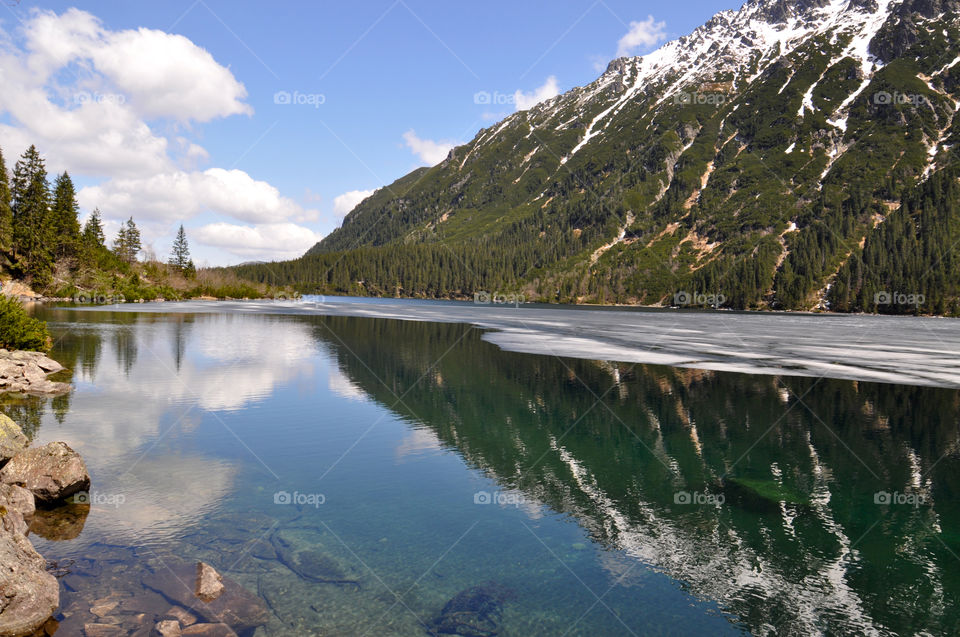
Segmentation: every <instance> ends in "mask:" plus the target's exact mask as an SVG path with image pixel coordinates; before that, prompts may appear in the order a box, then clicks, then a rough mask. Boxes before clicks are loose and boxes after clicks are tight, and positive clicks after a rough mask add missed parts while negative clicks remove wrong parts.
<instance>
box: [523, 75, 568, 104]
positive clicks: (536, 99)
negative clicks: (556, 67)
mask: <svg viewBox="0 0 960 637" xmlns="http://www.w3.org/2000/svg"><path fill="white" fill-rule="evenodd" d="M559 94H560V87H559V86H558V85H557V78H556V77H554V76H552V75H551V76H550V77H548V78H547V81H546V82H545V83H544V84H543V86H541V87H540V88H538V89H535V90H534V91H533V92H532V93H524V92H523V91H520V90H518V91H517V92H516V93H514V94H513V102H514V104H515V105H516V107H517V110H518V111H525V110H528V109H531V108H533V107H534V106H536V105H537V104H539V103H540V102H542V101H544V100H548V99H550V98H552V97H556V96H557V95H559Z"/></svg>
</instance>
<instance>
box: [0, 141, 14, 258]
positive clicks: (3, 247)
mask: <svg viewBox="0 0 960 637" xmlns="http://www.w3.org/2000/svg"><path fill="white" fill-rule="evenodd" d="M10 198H11V195H10V178H9V176H8V175H7V164H6V163H5V162H4V160H3V151H2V150H0V251H3V252H6V251H9V250H10V248H11V247H12V246H13V210H11V208H10V200H11V199H10Z"/></svg>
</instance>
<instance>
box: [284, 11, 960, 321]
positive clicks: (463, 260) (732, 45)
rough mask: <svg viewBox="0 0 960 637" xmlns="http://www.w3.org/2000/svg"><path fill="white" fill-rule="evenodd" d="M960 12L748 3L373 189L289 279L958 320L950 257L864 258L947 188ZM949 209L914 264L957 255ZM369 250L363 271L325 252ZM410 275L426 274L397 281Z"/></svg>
mask: <svg viewBox="0 0 960 637" xmlns="http://www.w3.org/2000/svg"><path fill="white" fill-rule="evenodd" d="M958 11H960V3H958V2H957V1H955V0H827V1H824V0H750V1H749V2H747V3H746V4H745V5H743V6H742V7H741V8H740V9H739V10H735V11H734V10H731V11H723V12H721V13H718V14H717V15H715V16H714V17H713V18H711V19H710V20H709V21H708V22H707V23H706V24H704V25H703V26H701V27H699V28H698V29H696V30H695V31H694V32H693V33H691V34H689V35H686V36H683V37H681V38H679V39H677V40H674V41H672V42H669V43H667V44H665V45H664V46H662V47H661V48H659V49H658V50H656V51H654V52H652V53H650V54H648V55H645V56H642V57H633V58H620V59H617V60H614V61H613V62H611V63H610V65H609V66H608V68H607V70H606V71H605V72H604V73H603V74H602V75H601V76H600V77H599V78H598V79H597V80H596V81H594V82H593V83H591V84H589V85H587V86H583V87H579V88H575V89H573V90H571V91H569V92H567V93H565V94H563V95H560V96H558V97H555V98H553V99H550V100H547V101H545V102H542V103H540V104H538V105H537V106H535V107H533V108H532V109H530V110H527V111H521V112H517V113H514V114H513V115H511V116H509V117H507V118H506V119H504V120H503V121H502V122H500V123H498V124H496V125H494V126H491V127H490V128H487V129H484V130H481V131H480V132H479V133H478V134H477V136H476V137H475V138H474V139H473V140H472V141H471V142H470V143H468V144H466V145H464V146H461V147H458V148H456V149H454V150H453V151H451V153H450V155H449V156H448V158H447V159H446V160H445V161H443V162H442V163H441V164H439V165H438V166H435V167H433V168H431V169H421V170H418V171H415V172H414V173H412V174H410V175H408V176H406V177H404V178H402V179H400V180H398V181H397V182H396V183H394V184H392V185H391V186H388V187H385V188H382V189H380V190H379V191H377V192H376V193H375V194H374V195H373V196H371V197H370V198H368V199H367V200H365V201H364V202H362V203H361V204H360V205H358V206H357V208H355V209H354V211H353V212H352V213H351V214H350V215H348V216H347V218H346V219H345V221H344V224H343V226H342V227H341V228H340V229H339V230H337V231H336V232H334V233H332V234H331V235H330V236H329V237H327V238H326V239H325V240H324V241H322V242H321V243H320V244H318V245H317V246H316V247H314V248H313V249H312V250H311V251H310V252H309V253H308V255H307V258H308V259H313V260H314V261H316V263H314V265H309V264H306V262H298V263H300V265H299V266H297V268H298V270H297V271H298V272H310V273H312V274H317V275H318V276H310V277H306V278H308V279H309V281H310V282H311V283H312V284H316V286H317V287H318V288H319V289H324V290H329V291H349V292H353V293H367V294H387V293H389V294H394V293H400V294H411V295H427V296H451V295H452V296H457V295H469V294H472V293H473V292H474V291H476V290H478V289H498V288H501V287H509V288H516V289H521V290H522V291H523V292H524V293H525V294H526V295H527V296H528V297H531V298H541V299H550V300H554V299H560V300H566V301H574V300H596V301H606V302H613V301H616V302H639V303H645V304H670V303H672V302H673V300H674V296H675V295H677V294H678V293H679V292H690V293H691V294H692V292H695V291H704V290H712V291H714V292H716V294H715V296H722V297H723V299H724V301H725V303H726V304H727V305H730V306H733V307H755V306H760V307H766V306H774V307H784V308H798V309H808V308H811V307H815V306H817V305H821V306H825V305H830V306H831V307H833V308H834V309H861V310H862V309H866V310H874V309H880V310H881V311H885V310H889V311H901V310H903V309H904V308H899V309H898V308H884V307H880V308H878V306H877V304H876V303H873V304H872V305H871V303H870V301H871V298H872V296H873V295H875V293H877V292H879V291H882V290H885V289H886V288H889V287H890V286H894V285H900V286H907V287H910V286H912V287H913V291H916V292H917V293H923V294H924V296H926V297H930V296H931V295H939V296H944V297H945V298H946V303H947V305H945V306H942V307H940V306H938V307H936V308H932V309H931V310H930V311H934V312H943V311H956V310H955V309H950V308H956V309H960V306H957V305H956V303H955V299H954V301H951V300H950V299H951V298H952V295H953V292H952V291H951V292H949V293H948V292H947V288H949V289H950V290H952V289H953V288H954V287H956V288H957V289H958V290H960V281H958V282H957V283H958V285H957V286H953V283H952V282H951V283H949V284H947V283H945V282H944V281H943V280H939V282H938V283H937V284H936V286H938V287H935V288H934V287H931V285H932V283H931V281H930V280H927V279H922V278H921V275H920V272H921V271H922V270H924V268H925V267H926V268H927V269H931V268H932V269H933V270H935V271H936V272H938V273H940V270H942V269H943V267H945V266H944V260H943V259H940V260H938V261H934V260H933V259H932V258H927V260H926V261H924V262H923V263H919V264H914V265H913V266H911V267H912V268H913V269H912V270H911V271H910V272H906V271H901V270H898V269H897V268H895V267H893V268H892V269H891V267H888V268H887V269H886V270H882V271H881V270H880V269H878V267H877V264H875V263H874V264H868V263H866V262H865V261H864V259H866V258H868V257H869V255H870V254H872V253H873V252H876V251H878V250H880V251H883V250H886V249H888V248H887V246H886V244H885V243H884V242H885V241H887V239H886V238H885V236H884V232H885V227H887V224H886V221H887V220H888V219H891V218H894V217H895V219H894V221H896V223H895V224H894V225H895V226H896V227H901V226H902V227H904V228H908V227H910V226H911V224H909V223H905V222H904V219H906V218H907V217H909V216H911V215H913V214H914V213H915V211H916V209H918V208H916V207H914V205H913V204H911V205H910V206H907V207H903V206H902V204H903V203H904V202H905V201H906V199H907V198H909V197H920V198H923V197H925V196H929V197H935V196H939V195H937V193H939V192H940V190H938V189H937V188H939V187H934V186H931V185H930V184H933V183H934V182H936V184H940V183H941V182H943V183H951V180H950V179H949V178H948V177H947V176H946V172H949V171H950V170H952V159H953V155H954V153H953V148H955V145H956V140H955V137H956V135H957V129H956V127H955V126H954V116H955V114H956V112H957V110H958V108H960V90H958V87H957V78H958V77H960V47H958V41H960V30H958V27H960V21H958V15H960V13H958ZM944 180H946V181H944ZM918 188H919V189H920V190H918ZM924 188H926V189H927V190H923V189H924ZM931 188H932V190H931ZM924 192H926V193H927V194H926V195H924V194H923V193H924ZM916 205H917V206H920V204H919V203H917V204H916ZM952 205H953V203H952V200H951V202H950V206H952ZM946 208H947V206H946V205H945V206H940V207H939V208H938V209H940V210H941V211H942V212H943V214H944V215H947V217H945V218H944V219H943V220H941V221H942V223H939V222H938V223H937V224H933V223H931V224H927V225H925V226H922V227H920V228H919V229H916V231H915V233H914V236H912V237H911V239H910V240H911V241H912V242H913V243H915V244H916V245H917V247H916V251H919V252H921V253H924V254H926V253H929V252H930V251H931V250H930V249H929V246H930V245H933V246H936V245H937V244H941V243H942V244H944V246H946V245H950V239H951V238H952V237H953V233H954V232H957V233H958V235H957V239H960V228H956V229H955V228H954V226H953V222H952V221H951V220H952V217H950V215H951V214H952V212H949V210H952V207H950V208H949V210H946ZM901 217H902V218H903V219H901ZM914 225H916V224H914ZM921 225H922V224H921ZM933 226H937V227H939V228H940V230H938V231H937V233H935V235H933V234H930V232H932V230H930V229H931V228H932V227H933ZM889 227H893V226H889ZM901 243H902V242H901ZM924 246H927V247H924ZM358 247H359V248H363V249H364V250H366V252H364V253H363V254H364V256H362V257H361V256H359V255H358V254H357V253H354V254H353V256H352V257H351V258H350V259H343V258H332V257H330V256H329V255H330V254H331V253H339V252H343V251H351V250H354V249H356V248H358ZM387 248H389V250H387ZM378 249H384V250H387V251H388V252H389V253H390V254H392V255H394V256H393V257H392V261H391V258H387V256H386V253H385V255H384V256H380V255H379V254H378V253H377V252H376V251H377V250H378ZM444 254H445V255H446V260H445V261H444V263H443V265H442V267H441V266H440V265H438V259H443V257H442V256H437V255H444ZM451 255H453V256H454V257H456V258H452V257H451ZM392 263H393V264H394V265H391V264H392ZM398 263H405V265H396V264H398ZM412 264H417V267H419V268H423V272H421V274H418V275H417V276H416V277H413V276H409V275H407V274H404V272H409V271H410V267H408V266H411V265H412ZM314 266H316V267H314ZM324 268H326V269H324ZM867 268H869V272H868V273H865V269H867ZM291 271H292V270H291ZM441 271H442V272H441ZM320 275H322V276H320ZM938 276H939V274H938ZM293 278H298V279H300V280H302V279H303V278H304V277H303V276H298V275H294V276H293ZM927 278H928V279H929V277H927ZM359 281H363V283H362V284H360V283H358V282H359ZM951 281H952V280H951ZM884 286H886V288H885V287H884ZM692 296H694V297H696V295H695V294H692ZM951 303H953V305H951ZM916 309H917V308H912V309H911V310H910V311H915V310H916Z"/></svg>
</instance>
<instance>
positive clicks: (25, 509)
mask: <svg viewBox="0 0 960 637" xmlns="http://www.w3.org/2000/svg"><path fill="white" fill-rule="evenodd" d="M0 507H3V508H4V509H5V510H7V511H16V512H17V513H19V514H20V515H21V516H22V517H23V519H24V520H30V519H32V518H33V516H34V513H36V510H37V508H36V503H35V502H34V497H33V494H32V493H31V492H29V491H27V490H26V489H24V488H23V487H21V486H17V485H15V484H0Z"/></svg>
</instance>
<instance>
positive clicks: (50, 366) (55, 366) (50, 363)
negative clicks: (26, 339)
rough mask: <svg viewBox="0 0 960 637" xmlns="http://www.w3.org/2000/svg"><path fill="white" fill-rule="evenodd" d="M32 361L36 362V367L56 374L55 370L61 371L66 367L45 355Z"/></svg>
mask: <svg viewBox="0 0 960 637" xmlns="http://www.w3.org/2000/svg"><path fill="white" fill-rule="evenodd" d="M34 362H35V363H36V364H37V367H39V368H40V369H42V370H43V371H45V372H47V373H48V374H56V373H57V372H62V371H63V370H65V369H66V367H64V366H63V365H61V364H60V363H58V362H57V361H55V360H53V359H52V358H47V357H46V356H39V357H38V358H37V359H36V360H35V361H34Z"/></svg>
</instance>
